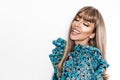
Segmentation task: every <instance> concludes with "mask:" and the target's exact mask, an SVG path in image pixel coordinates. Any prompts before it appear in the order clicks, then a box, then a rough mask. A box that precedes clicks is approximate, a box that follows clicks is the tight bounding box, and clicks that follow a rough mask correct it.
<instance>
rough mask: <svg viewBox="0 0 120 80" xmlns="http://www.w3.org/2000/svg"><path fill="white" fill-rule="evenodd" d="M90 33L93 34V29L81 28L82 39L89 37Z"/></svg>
mask: <svg viewBox="0 0 120 80" xmlns="http://www.w3.org/2000/svg"><path fill="white" fill-rule="evenodd" d="M92 32H93V29H91V28H88V27H86V28H82V35H83V36H84V37H89V35H91V34H92Z"/></svg>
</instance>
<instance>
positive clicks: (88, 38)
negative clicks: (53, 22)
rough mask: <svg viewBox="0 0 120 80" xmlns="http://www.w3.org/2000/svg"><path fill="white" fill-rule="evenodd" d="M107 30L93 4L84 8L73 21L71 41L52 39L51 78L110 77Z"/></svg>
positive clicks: (83, 79) (100, 79) (98, 79)
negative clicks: (52, 69) (106, 58)
mask: <svg viewBox="0 0 120 80" xmlns="http://www.w3.org/2000/svg"><path fill="white" fill-rule="evenodd" d="M105 32H106V31H105V24H104V20H103V18H102V15H101V13H100V12H99V11H98V10H97V9H96V8H94V7H92V6H85V7H83V8H81V9H80V10H79V11H78V13H77V14H76V16H75V17H74V19H73V20H72V23H71V26H70V30H69V33H68V40H67V41H65V40H64V39H62V38H58V39H57V40H54V41H53V44H54V45H55V46H56V48H55V49H53V51H52V54H50V55H49V57H50V60H51V62H52V64H53V67H54V75H53V78H52V80H107V76H106V74H105V71H106V68H108V66H109V65H108V64H107V62H106V60H105V49H106V45H105V44H106V34H105Z"/></svg>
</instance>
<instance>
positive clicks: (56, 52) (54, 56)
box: [49, 38, 66, 80]
mask: <svg viewBox="0 0 120 80" xmlns="http://www.w3.org/2000/svg"><path fill="white" fill-rule="evenodd" d="M52 44H53V45H55V48H54V49H53V50H52V53H51V54H50V55H49V58H50V60H51V62H52V65H53V68H54V74H53V77H52V80H57V68H56V65H57V64H58V63H59V62H60V60H61V59H62V57H63V54H64V48H65V45H66V41H65V40H64V39H62V38H58V39H57V40H53V41H52Z"/></svg>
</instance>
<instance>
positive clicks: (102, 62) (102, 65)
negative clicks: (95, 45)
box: [95, 50, 109, 80]
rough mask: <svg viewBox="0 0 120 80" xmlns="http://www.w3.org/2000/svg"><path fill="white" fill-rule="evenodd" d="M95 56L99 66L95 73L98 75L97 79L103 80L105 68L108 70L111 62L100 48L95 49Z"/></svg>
mask: <svg viewBox="0 0 120 80" xmlns="http://www.w3.org/2000/svg"><path fill="white" fill-rule="evenodd" d="M95 58H96V59H97V61H98V67H97V69H96V70H95V75H96V77H97V80H103V79H102V73H103V72H104V70H106V68H108V67H109V64H108V63H107V62H106V60H105V59H103V58H102V54H101V52H100V50H96V51H95Z"/></svg>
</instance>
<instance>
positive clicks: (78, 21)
mask: <svg viewBox="0 0 120 80" xmlns="http://www.w3.org/2000/svg"><path fill="white" fill-rule="evenodd" d="M71 27H72V29H71V32H70V39H71V40H73V41H75V43H76V44H83V45H88V41H89V39H90V38H94V36H95V33H93V30H94V23H92V22H89V21H87V20H84V19H83V18H81V17H78V18H75V20H73V22H72V25H71Z"/></svg>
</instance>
